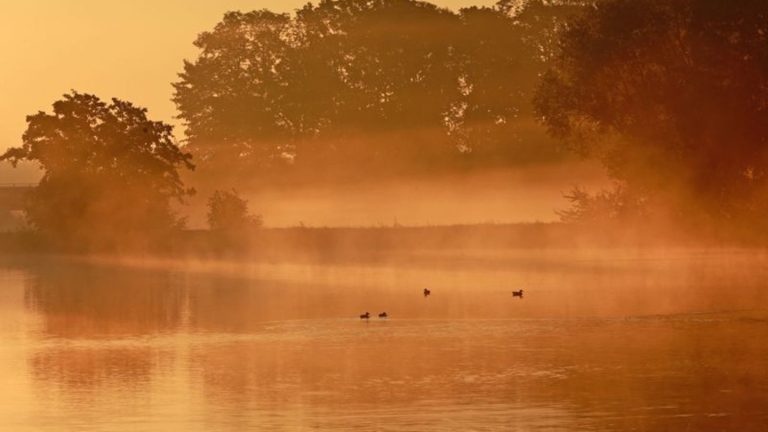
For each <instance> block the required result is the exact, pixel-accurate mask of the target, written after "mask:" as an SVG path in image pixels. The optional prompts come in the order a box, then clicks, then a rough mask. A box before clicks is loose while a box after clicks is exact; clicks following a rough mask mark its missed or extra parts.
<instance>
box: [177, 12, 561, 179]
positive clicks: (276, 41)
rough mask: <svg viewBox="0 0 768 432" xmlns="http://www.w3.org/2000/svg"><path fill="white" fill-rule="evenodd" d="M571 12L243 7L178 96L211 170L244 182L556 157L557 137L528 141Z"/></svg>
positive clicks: (212, 39) (204, 43)
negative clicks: (557, 39) (554, 38)
mask: <svg viewBox="0 0 768 432" xmlns="http://www.w3.org/2000/svg"><path fill="white" fill-rule="evenodd" d="M564 7H565V6H563V5H561V4H560V3H558V4H557V5H554V4H551V3H550V2H543V1H530V2H527V6H526V7H523V8H514V7H513V5H512V4H511V2H508V1H502V2H500V3H499V5H497V7H494V8H476V7H475V8H467V9H463V10H461V11H460V12H458V13H456V12H452V11H450V10H447V9H441V8H439V7H437V6H435V5H433V4H430V3H426V2H422V1H415V0H372V1H366V2H361V1H356V0H322V1H320V3H319V4H317V5H313V4H307V5H306V6H304V7H303V8H301V9H300V10H298V11H297V13H296V14H295V15H289V14H277V13H273V12H270V11H267V10H260V11H253V12H247V13H242V12H230V13H227V14H226V15H225V16H224V19H223V20H222V21H221V22H220V23H219V24H217V25H216V27H215V28H214V29H213V30H212V31H209V32H205V33H202V34H201V35H200V36H199V37H198V38H197V40H196V41H195V45H196V46H197V47H198V48H199V49H200V54H199V56H198V58H197V59H195V60H194V61H192V62H186V63H185V64H184V71H183V72H182V73H181V74H180V81H179V82H177V83H175V84H174V85H175V89H176V93H175V98H174V100H175V102H176V104H177V106H178V109H179V111H180V117H181V118H182V119H183V120H184V121H185V122H186V125H187V128H188V129H187V138H188V141H189V146H190V147H189V148H190V149H191V151H193V152H194V153H195V154H196V156H198V158H199V160H200V161H201V165H202V164H203V163H204V164H205V167H207V169H209V170H211V171H212V172H219V173H234V175H236V176H240V177H241V178H242V177H244V176H246V177H247V176H253V175H254V173H258V174H260V175H261V177H271V178H272V179H273V180H274V179H275V178H278V179H279V178H284V177H290V176H292V175H293V176H295V175H309V176H314V177H317V176H320V175H321V174H322V173H323V172H333V173H335V174H339V173H352V174H353V175H354V174H355V173H357V174H362V175H374V174H376V175H380V174H382V173H385V172H399V171H403V170H405V171H412V172H418V171H426V170H436V169H437V170H440V169H454V168H457V167H464V166H482V167H488V166H493V165H509V164H516V163H525V162H529V161H532V160H543V159H552V158H555V157H557V156H556V150H555V146H554V145H553V144H552V143H551V141H548V140H547V139H546V138H545V137H544V136H543V134H539V135H536V134H535V133H533V134H528V135H527V136H526V139H521V134H522V133H526V132H527V130H526V129H525V128H528V129H530V128H531V125H532V124H534V122H532V121H531V119H532V109H531V105H530V99H531V97H532V93H533V89H534V88H535V85H536V82H537V79H538V74H539V73H540V72H541V71H542V70H543V60H544V58H545V55H544V54H545V51H546V50H542V43H543V42H545V39H546V38H547V37H550V38H551V30H552V28H553V25H554V24H553V23H555V22H556V21H557V20H556V19H555V17H556V16H558V14H563V13H564V12H563V8H564ZM544 12H546V13H544ZM547 14H549V15H547Z"/></svg>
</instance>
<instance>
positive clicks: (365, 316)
mask: <svg viewBox="0 0 768 432" xmlns="http://www.w3.org/2000/svg"><path fill="white" fill-rule="evenodd" d="M370 317H371V314H370V313H369V312H366V313H364V314H362V315H360V319H364V320H367V319H368V318H370Z"/></svg>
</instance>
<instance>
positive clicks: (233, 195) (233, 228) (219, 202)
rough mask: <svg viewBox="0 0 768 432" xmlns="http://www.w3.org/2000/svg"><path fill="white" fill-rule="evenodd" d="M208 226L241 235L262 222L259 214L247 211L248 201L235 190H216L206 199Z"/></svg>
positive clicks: (215, 229) (214, 229)
mask: <svg viewBox="0 0 768 432" xmlns="http://www.w3.org/2000/svg"><path fill="white" fill-rule="evenodd" d="M207 219H208V226H209V227H210V228H211V230H213V231H229V232H232V233H234V234H236V235H242V234H243V233H245V232H247V231H248V230H249V229H253V228H258V227H260V226H261V224H262V220H261V216H254V215H252V214H251V213H250V212H249V211H248V201H246V200H245V199H244V198H242V197H240V195H239V194H238V193H237V191H234V190H232V191H220V190H217V191H215V192H214V193H213V195H211V197H210V198H209V199H208V215H207Z"/></svg>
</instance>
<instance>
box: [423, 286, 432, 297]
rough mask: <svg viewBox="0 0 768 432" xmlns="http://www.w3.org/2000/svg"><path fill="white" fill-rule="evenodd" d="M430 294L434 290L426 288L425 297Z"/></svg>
mask: <svg viewBox="0 0 768 432" xmlns="http://www.w3.org/2000/svg"><path fill="white" fill-rule="evenodd" d="M430 294H432V291H430V290H428V289H427V288H424V297H429V295H430Z"/></svg>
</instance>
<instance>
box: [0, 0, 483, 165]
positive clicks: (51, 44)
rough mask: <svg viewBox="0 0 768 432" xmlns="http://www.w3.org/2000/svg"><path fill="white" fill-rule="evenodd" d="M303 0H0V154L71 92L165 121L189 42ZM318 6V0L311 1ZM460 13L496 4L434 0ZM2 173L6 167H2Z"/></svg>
mask: <svg viewBox="0 0 768 432" xmlns="http://www.w3.org/2000/svg"><path fill="white" fill-rule="evenodd" d="M305 3H306V0H0V53H2V56H3V61H2V67H0V150H4V149H5V148H7V147H10V146H15V145H18V144H19V143H20V140H21V134H22V133H23V132H24V129H25V125H26V123H25V116H26V115H28V114H32V113H35V112H37V111H39V110H46V111H47V110H49V109H50V105H51V103H52V102H54V101H55V100H56V99H58V98H59V97H60V96H61V95H62V94H63V93H66V92H68V91H69V90H70V89H76V90H78V91H81V92H89V93H95V94H96V95H98V96H100V97H102V98H104V99H108V98H110V97H113V96H116V97H119V98H123V99H127V100H130V101H132V102H134V103H136V104H138V105H141V106H145V107H147V108H149V110H150V116H151V117H152V118H153V119H158V120H165V121H171V120H173V117H174V115H175V108H174V105H173V103H172V102H171V101H170V98H171V95H172V88H171V84H170V83H171V82H173V81H175V80H176V78H177V77H176V74H177V73H178V72H179V71H180V70H181V68H182V60H183V59H184V58H188V59H191V58H194V57H195V55H196V50H195V48H194V46H193V45H192V41H193V40H194V39H195V37H196V35H197V34H198V33H200V32H201V31H205V30H208V29H210V28H212V27H213V26H214V25H215V24H216V23H217V22H218V21H219V20H220V19H221V17H222V15H223V14H224V12H226V11H229V10H244V11H245V10H253V9H263V8H267V9H271V10H275V11H292V10H294V9H296V8H297V7H300V6H302V5H304V4H305ZM315 3H316V2H315ZM433 3H435V4H438V5H440V6H445V7H450V8H454V9H456V8H459V7H463V6H471V5H492V4H493V3H495V0H433ZM0 169H2V171H5V170H6V168H5V167H2V168H0Z"/></svg>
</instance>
